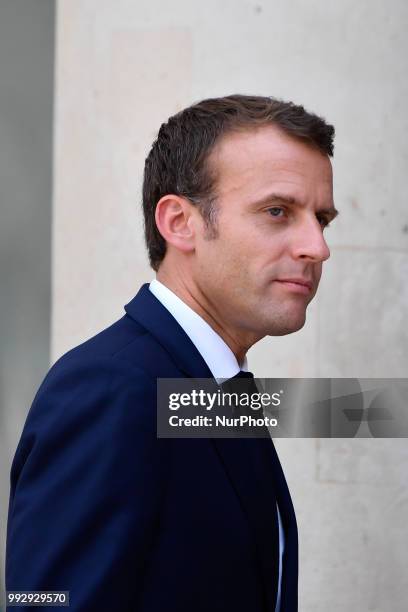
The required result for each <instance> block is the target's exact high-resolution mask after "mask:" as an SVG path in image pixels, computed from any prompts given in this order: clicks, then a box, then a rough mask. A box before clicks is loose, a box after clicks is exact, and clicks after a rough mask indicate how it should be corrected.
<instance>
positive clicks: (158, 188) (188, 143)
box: [143, 94, 334, 270]
mask: <svg viewBox="0 0 408 612" xmlns="http://www.w3.org/2000/svg"><path fill="white" fill-rule="evenodd" d="M270 124H272V125H276V126H277V127H279V128H280V129H281V130H282V131H283V132H285V133H286V134H288V135H290V136H293V137H294V138H298V139H299V140H303V141H304V142H307V143H309V144H310V145H311V146H313V147H315V148H317V149H319V150H320V151H321V152H322V153H323V154H325V155H328V156H330V157H331V156H332V155H333V139H334V127H333V126H332V125H330V124H328V123H326V121H325V120H324V119H322V118H321V117H318V116H317V115H315V114H312V113H309V112H307V111H306V110H305V109H304V108H303V106H299V105H296V104H294V103H293V102H285V101H283V100H278V99H276V98H270V97H263V96H245V95H238V94H236V95H231V96H226V97H224V98H211V99H208V100H202V101H201V102H198V103H197V104H193V105H192V106H189V107H188V108H186V109H184V110H182V111H180V112H179V113H177V114H176V115H174V116H173V117H170V119H169V120H168V121H167V123H163V124H162V126H161V127H160V130H159V133H158V136H157V139H156V140H155V141H154V143H153V145H152V148H151V150H150V153H149V155H148V156H147V158H146V162H145V169H144V180H143V213H144V226H145V239H146V245H147V250H148V254H149V260H150V264H151V266H152V268H153V269H154V270H157V269H158V267H159V265H160V263H161V261H162V260H163V258H164V256H165V254H166V241H165V240H164V238H163V237H162V236H161V234H160V232H159V231H158V229H157V226H156V222H155V211H156V205H157V202H158V201H159V200H160V198H162V197H163V196H164V195H166V194H175V195H179V196H184V197H186V198H188V199H189V200H190V201H191V202H192V203H193V204H195V205H197V206H198V208H199V210H200V212H201V214H202V216H203V218H204V220H205V222H206V225H207V228H208V229H209V230H210V231H211V230H213V235H215V234H214V230H215V214H214V213H215V201H216V193H215V186H216V179H217V176H216V173H215V172H214V169H212V168H210V166H209V164H208V163H207V162H208V158H209V156H210V154H211V152H212V150H213V148H214V146H215V144H216V143H217V142H218V140H219V139H220V138H221V137H222V136H224V135H225V134H227V133H228V132H232V131H235V130H248V129H252V128H257V127H260V126H263V125H270Z"/></svg>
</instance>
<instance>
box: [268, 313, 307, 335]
mask: <svg viewBox="0 0 408 612" xmlns="http://www.w3.org/2000/svg"><path fill="white" fill-rule="evenodd" d="M305 323H306V313H305V315H304V316H303V317H298V318H296V320H292V321H289V320H288V319H286V320H283V321H279V322H277V321H274V323H273V324H272V325H271V326H270V329H269V331H268V333H267V335H268V336H287V335H288V334H294V333H295V332H297V331H299V330H300V329H302V327H303V326H304V324H305Z"/></svg>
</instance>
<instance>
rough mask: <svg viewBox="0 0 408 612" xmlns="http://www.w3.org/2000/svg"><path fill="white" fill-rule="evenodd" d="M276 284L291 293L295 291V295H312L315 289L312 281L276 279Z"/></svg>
mask: <svg viewBox="0 0 408 612" xmlns="http://www.w3.org/2000/svg"><path fill="white" fill-rule="evenodd" d="M275 282H276V283H279V284H280V285H281V286H282V287H285V288H286V289H288V290H289V291H293V292H294V293H302V294H303V295H308V294H309V293H311V291H312V288H313V283H312V281H310V280H306V279H304V278H277V279H275Z"/></svg>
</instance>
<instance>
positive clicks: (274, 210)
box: [268, 206, 285, 217]
mask: <svg viewBox="0 0 408 612" xmlns="http://www.w3.org/2000/svg"><path fill="white" fill-rule="evenodd" d="M284 212H285V211H284V210H283V208H281V207H280V206H273V208H268V213H269V214H270V215H271V216H272V217H281V216H282V215H281V214H280V213H282V214H283V213H284Z"/></svg>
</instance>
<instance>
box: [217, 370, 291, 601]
mask: <svg viewBox="0 0 408 612" xmlns="http://www.w3.org/2000/svg"><path fill="white" fill-rule="evenodd" d="M243 379H244V380H245V381H246V384H245V383H244V382H243ZM237 381H238V382H237ZM221 387H222V389H223V390H224V391H227V392H232V391H234V390H235V391H236V392H238V393H239V392H241V393H242V392H246V393H259V391H258V388H257V386H256V384H255V380H254V375H253V374H252V372H244V371H242V370H241V371H240V372H238V374H235V376H233V377H232V378H230V379H228V380H227V381H225V382H224V383H223V384H222V385H221ZM234 387H235V389H234ZM264 432H265V434H264V437H263V438H261V439H258V440H256V441H255V440H254V441H253V443H254V444H255V446H254V447H253V450H254V452H255V456H256V457H257V459H258V464H257V465H258V470H259V476H260V479H261V480H262V481H263V485H264V486H266V487H268V486H270V487H272V488H273V490H274V492H275V497H276V501H277V503H278V505H279V510H280V513H281V518H282V525H283V528H284V532H285V549H284V555H283V560H282V561H283V566H282V583H281V610H287V611H288V612H289V611H290V612H292V611H293V612H294V611H295V610H297V581H298V534H297V524H296V517H295V512H294V509H293V505H292V500H291V497H290V493H289V489H288V486H287V483H286V479H285V476H284V474H283V470H282V466H281V464H280V461H279V457H278V455H277V452H276V449H275V445H274V443H273V441H272V438H271V437H270V435H269V432H268V430H267V428H266V427H265V428H264ZM248 442H249V441H248ZM268 483H270V485H269V484H268Z"/></svg>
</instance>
